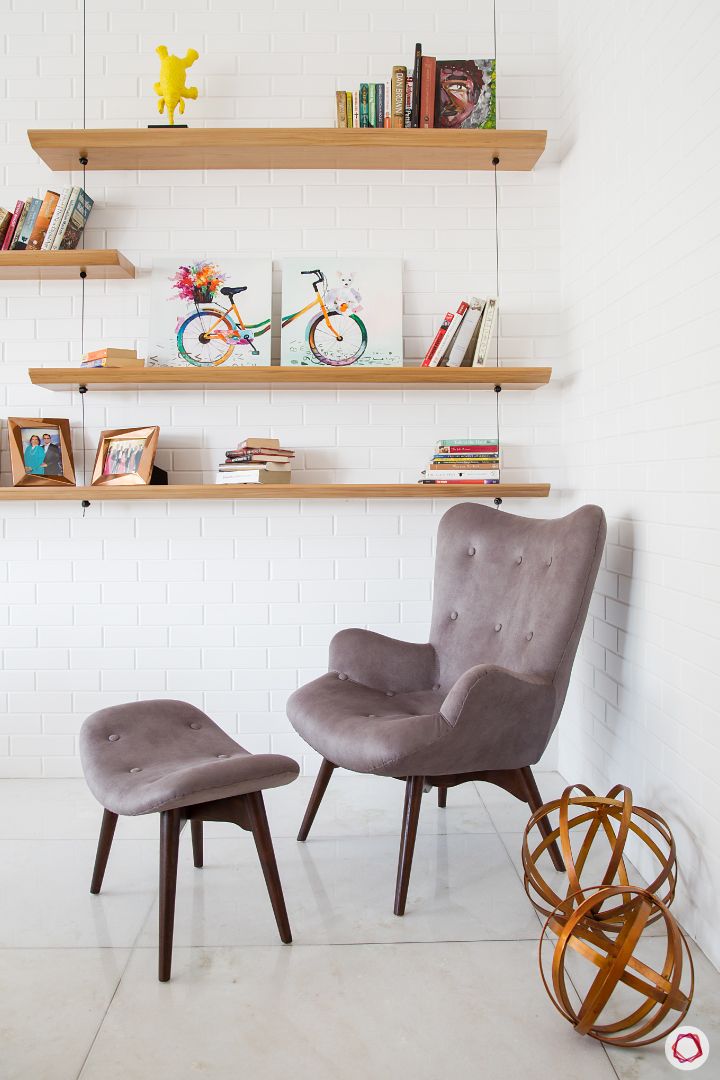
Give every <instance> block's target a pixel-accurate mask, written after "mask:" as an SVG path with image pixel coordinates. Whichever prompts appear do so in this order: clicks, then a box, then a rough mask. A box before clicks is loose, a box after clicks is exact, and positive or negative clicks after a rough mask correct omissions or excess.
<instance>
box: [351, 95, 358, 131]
mask: <svg viewBox="0 0 720 1080" xmlns="http://www.w3.org/2000/svg"><path fill="white" fill-rule="evenodd" d="M352 98H353V127H356V128H359V127H360V94H359V92H358V91H357V90H353V96H352Z"/></svg>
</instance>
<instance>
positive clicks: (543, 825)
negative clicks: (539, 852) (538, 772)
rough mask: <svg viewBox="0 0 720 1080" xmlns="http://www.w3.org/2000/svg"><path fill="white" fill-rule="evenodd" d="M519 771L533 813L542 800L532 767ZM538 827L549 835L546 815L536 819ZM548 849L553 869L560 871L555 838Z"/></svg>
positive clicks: (544, 834)
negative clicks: (538, 819)
mask: <svg viewBox="0 0 720 1080" xmlns="http://www.w3.org/2000/svg"><path fill="white" fill-rule="evenodd" d="M519 772H520V774H521V776H522V780H523V784H524V786H525V791H526V795H527V802H528V804H529V806H530V809H531V810H532V812H533V813H535V811H536V810H539V809H540V807H541V806H542V804H543V801H542V799H541V797H540V792H539V791H538V786H537V784H536V783H535V777H534V776H533V774H532V769H531V768H530V766H529V765H526V766H525V767H524V768H523V769H520V770H519ZM538 828H539V829H540V832H541V833H542V835H543V836H544V837H547V836H549V835H550V833H551V832H552V827H551V825H550V822H549V821H548V819H547V818H546V817H544V818H541V819H540V821H538ZM548 851H549V852H550V858H551V860H552V864H553V866H554V867H555V869H556V870H560V871H561V872H562V871H564V869H565V863H564V862H563V859H562V855H561V854H560V848H559V847H558V845H557V841H556V840H553V842H552V844H550V846H549V848H548Z"/></svg>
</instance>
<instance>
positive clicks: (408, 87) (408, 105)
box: [405, 75, 413, 128]
mask: <svg viewBox="0 0 720 1080" xmlns="http://www.w3.org/2000/svg"><path fill="white" fill-rule="evenodd" d="M412 97H413V77H412V75H408V76H407V78H406V79H405V127H406V128H410V127H412Z"/></svg>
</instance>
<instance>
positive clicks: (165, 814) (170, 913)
mask: <svg viewBox="0 0 720 1080" xmlns="http://www.w3.org/2000/svg"><path fill="white" fill-rule="evenodd" d="M179 842H180V811H179V810H163V811H162V813H161V814H160V954H159V958H158V979H159V980H160V982H167V981H168V979H169V978H170V969H171V967H172V943H173V929H174V926H175V888H176V885H177V865H178V844H179Z"/></svg>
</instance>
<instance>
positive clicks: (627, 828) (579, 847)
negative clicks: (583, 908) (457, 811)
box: [522, 784, 677, 930]
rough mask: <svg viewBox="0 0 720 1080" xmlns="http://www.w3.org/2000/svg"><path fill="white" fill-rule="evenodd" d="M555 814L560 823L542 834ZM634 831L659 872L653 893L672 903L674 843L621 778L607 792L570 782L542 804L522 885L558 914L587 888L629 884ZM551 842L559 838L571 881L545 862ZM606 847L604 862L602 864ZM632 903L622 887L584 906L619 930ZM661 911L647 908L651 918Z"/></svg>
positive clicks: (595, 919) (528, 843) (526, 845)
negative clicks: (629, 853) (629, 850)
mask: <svg viewBox="0 0 720 1080" xmlns="http://www.w3.org/2000/svg"><path fill="white" fill-rule="evenodd" d="M575 792H577V793H578V794H574V793H575ZM555 814H557V820H558V824H557V826H555V827H554V828H551V829H550V830H549V831H548V830H547V827H546V828H545V834H543V833H542V832H541V827H542V826H543V825H545V820H546V817H547V815H551V817H550V821H551V823H552V822H553V821H554V820H555V818H554V815H555ZM630 837H634V838H635V839H636V842H639V843H640V844H642V845H643V846H644V848H645V849H646V854H647V853H649V854H650V855H651V856H652V858H653V860H654V862H655V871H654V873H655V876H654V878H653V880H652V881H651V882H650V883H649V884H648V885H647V889H648V891H649V892H650V893H652V894H653V896H657V897H658V898H659V899H660V901H661V902H662V903H663V904H664V905H665V906H666V907H667V906H669V905H670V904H671V903H672V901H673V897H674V895H675V883H676V876H677V862H676V856H675V841H674V839H673V835H672V833H671V832H670V829H669V828H668V825H667V823H666V822H665V820H664V819H663V818H662V817H660V815H659V814H656V813H655V812H654V811H653V810H648V809H647V808H646V807H643V806H635V805H634V804H633V799H632V792H631V791H630V789H629V788H627V787H623V785H621V784H618V785H616V786H615V787H613V788H611V789H610V791H609V792H608V793H607V795H605V796H604V797H602V796H599V795H595V794H594V793H593V792H592V791H591V790H590V788H588V787H585V785H584V784H577V785H573V786H571V787H567V788H566V789H565V791H563V793H562V795H561V797H560V798H559V799H555V800H554V801H552V802H549V803H546V804H545V805H544V806H541V807H540V808H539V809H538V810H537V811H536V813H534V814H533V816H532V817H531V818H530V821H529V822H528V825H527V828H526V829H525V835H524V837H523V846H522V862H523V871H524V884H525V891H526V893H527V895H528V897H529V898H530V901H531V903H532V904H533V906H534V907H535V909H536V910H537V911H538V912H539V913H540V914H541V915H544V916H545V918H548V917H549V916H550V915H551V914H553V915H554V917H555V918H556V919H557V918H560V917H561V916H562V915H563V914H570V912H572V910H573V908H574V907H575V905H576V899H577V897H578V895H579V894H581V891H582V890H583V889H585V890H586V891H587V890H588V889H589V887H590V886H595V887H607V886H611V885H628V884H629V878H628V872H627V866H626V862H625V857H626V852H625V846H626V843H627V841H628V839H629V838H630ZM575 838H577V840H576V843H575V844H573V841H574V840H575ZM554 840H557V841H558V842H559V844H560V850H561V852H562V857H563V861H564V863H565V868H566V871H567V884H566V886H565V885H564V884H563V886H562V887H561V886H560V885H558V884H557V883H556V881H555V880H554V878H553V875H552V874H551V873H549V870H550V864H549V862H547V867H548V869H546V868H545V866H544V865H543V863H544V862H546V860H543V858H542V856H543V855H544V854H545V853H546V852H547V850H548V848H549V846H550V844H551V843H552V842H553V841H554ZM603 851H605V852H606V853H607V862H603V856H602V852H603ZM555 877H557V875H555ZM562 889H564V891H562ZM558 890H561V891H558ZM629 903H630V901H628V900H627V899H626V898H625V894H624V893H623V892H622V891H620V892H619V893H616V894H607V896H606V897H605V898H604V899H603V900H602V901H601V900H599V899H598V900H597V901H596V903H595V904H594V905H590V906H589V907H588V908H587V912H586V918H587V919H588V920H589V921H590V922H591V923H592V924H593V925H594V926H596V927H598V928H600V929H604V930H621V929H622V927H623V926H624V922H625V915H626V913H627V911H628V910H629ZM661 917H662V913H661V910H660V909H657V908H655V909H653V910H652V911H651V913H650V917H649V918H650V922H655V921H656V920H657V919H660V918H661Z"/></svg>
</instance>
